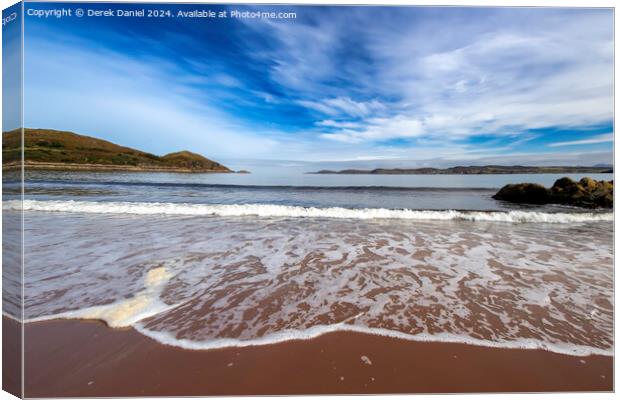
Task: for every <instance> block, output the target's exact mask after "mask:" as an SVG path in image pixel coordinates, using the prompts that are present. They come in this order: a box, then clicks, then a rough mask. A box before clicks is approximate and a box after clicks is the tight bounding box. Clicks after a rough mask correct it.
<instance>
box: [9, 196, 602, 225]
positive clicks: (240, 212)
mask: <svg viewBox="0 0 620 400" xmlns="http://www.w3.org/2000/svg"><path fill="white" fill-rule="evenodd" d="M2 208H3V209H4V210H15V211H19V210H22V209H23V210H24V211H47V212H70V213H89V214H136V215H195V216H221V217H243V216H255V217H288V218H337V219H404V220H463V221H487V222H512V223H525V222H538V223H575V222H594V221H613V213H610V212H605V213H586V212H584V213H545V212H536V211H508V212H503V211H455V210H438V211H433V210H409V209H402V210H392V209H386V208H359V209H350V208H340V207H329V208H317V207H299V206H284V205H276V204H187V203H140V202H93V201H73V200H70V201H60V200H55V201H40V200H24V201H23V202H21V201H18V200H9V201H5V202H3V204H2Z"/></svg>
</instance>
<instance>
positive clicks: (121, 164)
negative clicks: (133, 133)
mask: <svg viewBox="0 0 620 400" xmlns="http://www.w3.org/2000/svg"><path fill="white" fill-rule="evenodd" d="M2 140H3V143H2V156H3V167H11V166H18V165H19V164H20V153H21V151H20V141H21V139H20V130H13V131H9V132H5V133H3V135H2ZM24 159H25V164H26V166H27V167H31V168H39V169H56V170H113V171H163V172H167V171H169V172H232V171H231V170H230V169H228V168H227V167H225V166H223V165H222V164H220V163H218V162H216V161H212V160H209V159H208V158H205V157H203V156H201V155H200V154H196V153H192V152H189V151H180V152H176V153H170V154H166V155H165V156H157V155H154V154H150V153H146V152H143V151H140V150H136V149H132V148H130V147H123V146H119V145H116V144H114V143H111V142H108V141H106V140H102V139H97V138H94V137H90V136H84V135H78V134H77V133H73V132H64V131H56V130H51V129H28V128H27V129H24Z"/></svg>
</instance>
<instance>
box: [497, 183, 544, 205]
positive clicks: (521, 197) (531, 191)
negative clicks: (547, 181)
mask: <svg viewBox="0 0 620 400" xmlns="http://www.w3.org/2000/svg"><path fill="white" fill-rule="evenodd" d="M493 198H494V199H496V200H505V201H509V202H511V203H529V204H547V203H548V202H549V192H548V191H547V189H546V188H545V187H544V186H542V185H539V184H537V183H517V184H513V185H506V186H504V187H503V188H501V189H500V191H499V192H497V193H496V194H495V196H493Z"/></svg>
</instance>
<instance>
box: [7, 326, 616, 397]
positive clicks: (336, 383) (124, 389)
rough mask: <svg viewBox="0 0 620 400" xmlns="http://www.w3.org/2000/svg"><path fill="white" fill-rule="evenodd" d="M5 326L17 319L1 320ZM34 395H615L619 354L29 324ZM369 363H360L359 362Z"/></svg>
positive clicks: (354, 336) (345, 336)
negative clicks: (228, 338) (251, 339)
mask: <svg viewBox="0 0 620 400" xmlns="http://www.w3.org/2000/svg"><path fill="white" fill-rule="evenodd" d="M4 323H5V324H7V323H9V324H11V323H13V324H14V322H12V321H10V320H7V319H6V318H4ZM25 344H26V346H25V368H26V370H25V376H26V382H25V390H26V393H25V394H26V396H28V397H61V396H62V397H66V396H84V397H86V396H137V395H142V396H161V395H168V396H172V395H249V394H330V393H333V394H342V393H356V394H357V393H454V392H515V391H519V392H539V391H611V390H612V389H613V371H612V369H613V358H612V357H604V356H589V357H572V356H566V355H561V354H556V353H551V352H547V351H542V350H506V349H493V348H486V347H479V346H471V345H463V344H446V343H420V342H411V341H406V340H401V339H394V338H386V337H379V336H374V335H368V334H361V333H352V332H338V333H329V334H325V335H323V336H320V337H318V338H316V339H313V340H308V341H290V342H285V343H280V344H275V345H268V346H257V347H246V348H226V349H219V350H208V351H192V350H184V349H181V348H177V347H172V346H165V345H162V344H160V343H158V342H156V341H154V340H151V339H149V338H147V337H145V336H143V335H141V334H139V333H138V332H136V331H135V330H133V329H120V330H119V329H111V328H108V327H107V326H106V325H105V324H103V323H101V322H98V321H76V320H57V321H48V322H41V323H30V324H27V325H26V328H25ZM363 357H364V359H363Z"/></svg>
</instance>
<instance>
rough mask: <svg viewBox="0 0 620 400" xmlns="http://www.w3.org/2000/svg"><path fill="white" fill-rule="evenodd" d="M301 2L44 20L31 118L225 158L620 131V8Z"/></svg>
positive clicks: (363, 157)
mask: <svg viewBox="0 0 620 400" xmlns="http://www.w3.org/2000/svg"><path fill="white" fill-rule="evenodd" d="M165 7H177V8H178V7H191V6H184V5H166V6H165ZM218 7H220V6H218ZM222 7H223V6H222ZM236 7H237V8H239V7H246V6H236ZM247 7H249V8H261V7H273V6H247ZM282 7H283V6H282ZM293 8H294V11H295V12H297V15H298V18H297V19H295V20H234V21H225V20H222V21H220V20H218V21H210V22H209V23H208V24H206V23H203V22H200V23H198V22H197V23H193V24H187V25H180V24H170V25H166V24H162V25H160V26H159V29H158V31H157V34H156V35H154V34H153V32H152V30H151V28H152V27H150V26H149V25H148V24H146V23H145V24H144V25H142V24H141V23H140V22H135V23H134V24H132V33H133V35H132V38H131V40H129V39H128V38H125V37H123V36H122V35H119V34H113V33H112V32H113V31H114V29H113V27H112V26H111V25H107V24H108V22H106V21H105V20H99V21H98V22H97V24H90V25H85V23H83V21H76V20H72V21H73V22H71V23H73V24H75V25H74V26H69V25H66V24H65V25H62V24H60V23H58V22H54V21H45V20H32V21H31V24H30V25H29V26H36V27H37V29H35V30H33V31H32V32H33V33H30V34H29V35H30V37H29V39H30V41H29V43H30V45H29V46H37V48H36V49H34V48H33V49H32V51H29V52H28V54H29V57H27V58H26V60H27V65H26V72H27V75H28V76H29V77H30V78H29V81H28V82H30V84H29V85H30V86H29V87H28V88H27V94H28V98H27V100H26V101H27V104H26V114H27V121H30V124H33V125H37V126H49V127H56V128H58V129H74V130H78V131H83V132H85V133H92V134H100V135H102V136H104V137H105V138H108V139H110V140H115V141H118V142H119V143H124V144H127V145H136V146H139V147H143V148H144V147H147V149H149V150H150V151H154V152H164V151H167V150H170V151H171V150H173V149H178V148H179V146H182V147H184V148H191V149H195V150H197V151H202V152H204V153H205V154H207V155H209V156H213V157H221V158H225V159H234V158H235V157H236V158H248V157H252V158H257V159H289V160H298V161H318V160H330V161H335V160H349V161H352V160H355V161H360V162H361V161H366V162H369V163H370V162H379V161H385V162H387V159H394V160H398V162H404V161H403V160H407V161H408V162H410V163H411V162H412V160H416V159H417V160H428V155H429V154H432V155H433V160H434V161H433V162H435V163H437V164H440V163H441V162H443V161H445V160H477V159H483V158H484V157H487V158H488V157H491V155H493V156H494V157H497V159H498V160H502V159H504V160H509V159H510V157H511V156H513V155H514V156H517V155H519V156H522V157H530V156H529V155H530V154H535V153H541V154H543V153H545V154H547V153H554V154H557V155H558V157H559V156H560V155H562V157H564V156H563V154H569V153H567V152H566V150H565V149H564V147H565V146H574V145H581V146H584V149H580V150H583V151H582V152H581V153H583V154H591V153H592V152H591V151H590V150H597V151H600V150H601V149H602V148H604V146H605V143H610V142H611V141H612V140H613V134H612V133H607V132H609V131H610V130H612V129H613V13H612V12H611V11H610V10H602V9H576V8H575V9H552V8H544V9H543V8H541V9H519V8H423V7H414V8H411V7H407V8H397V7H384V8H382V7H297V8H295V7H290V6H287V9H293ZM289 11H290V10H289ZM63 23H64V22H63ZM82 23H83V24H84V25H80V24H82ZM222 31H226V32H227V34H226V35H222V34H221V32H222ZM51 38H54V41H52V40H51ZM58 38H62V39H63V40H62V43H61V41H60V40H59V39H58ZM35 50H36V51H35ZM55 54H63V57H62V60H60V59H59V58H58V57H55V56H54V55H55ZM67 110H71V112H70V114H71V115H68V114H69V112H68V111H67ZM128 132H130V134H129V133H128ZM152 137H158V140H157V141H152V140H149V138H152ZM128 141H134V143H128ZM138 142H140V143H144V144H142V145H141V144H140V143H138ZM588 146H590V147H588ZM602 146H603V147H602ZM605 151H607V153H608V154H611V145H609V146H608V148H607V150H605ZM577 153H578V152H573V153H570V154H571V156H570V157H572V158H573V159H574V160H575V162H577V161H579V162H583V160H585V159H586V158H587V157H590V156H584V157H586V158H580V156H577V155H576V154H577ZM581 153H579V154H581ZM526 155H528V156H526ZM558 157H556V158H558ZM560 158H561V157H560ZM529 159H534V158H531V157H530V158H529ZM562 159H563V158H562ZM442 160H443V161H442ZM506 162H508V161H506Z"/></svg>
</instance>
